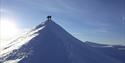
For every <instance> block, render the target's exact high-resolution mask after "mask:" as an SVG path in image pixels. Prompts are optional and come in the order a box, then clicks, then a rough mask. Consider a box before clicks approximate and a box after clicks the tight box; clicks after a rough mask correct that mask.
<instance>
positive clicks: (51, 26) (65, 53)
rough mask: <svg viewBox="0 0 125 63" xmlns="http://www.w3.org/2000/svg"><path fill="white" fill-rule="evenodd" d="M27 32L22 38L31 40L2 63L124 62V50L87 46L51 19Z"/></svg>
mask: <svg viewBox="0 0 125 63" xmlns="http://www.w3.org/2000/svg"><path fill="white" fill-rule="evenodd" d="M30 33H31V34H29V35H28V37H25V38H24V39H25V40H27V39H28V38H29V37H31V36H34V37H32V38H31V39H30V40H28V41H27V42H26V43H25V44H23V45H21V46H20V47H19V48H18V49H15V50H13V51H12V52H11V53H10V54H8V55H7V56H6V59H5V60H4V61H3V62H9V61H11V62H12V60H13V61H14V60H15V61H17V62H18V63H125V61H124V60H123V58H125V54H124V53H125V50H124V49H123V50H122V51H121V50H116V48H112V47H109V48H105V47H103V48H100V47H91V46H89V44H86V43H84V42H82V41H80V40H78V39H76V38H75V37H73V36H71V35H70V34H69V33H68V32H66V31H65V30H64V29H63V28H62V27H60V26H59V25H58V24H56V23H55V22H53V21H51V20H48V21H46V22H45V23H44V24H40V25H38V26H37V27H36V28H35V29H33V30H32V31H30ZM26 35H27V34H26ZM15 45H16V44H15ZM114 52H115V53H114Z"/></svg>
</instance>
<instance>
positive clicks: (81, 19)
mask: <svg viewBox="0 0 125 63" xmlns="http://www.w3.org/2000/svg"><path fill="white" fill-rule="evenodd" d="M0 13H1V18H7V19H9V18H11V19H14V20H15V22H16V23H17V24H18V26H19V28H20V29H21V30H26V29H31V28H33V27H34V26H36V25H38V24H40V23H41V22H44V21H45V20H46V16H48V15H51V16H53V20H54V21H55V22H56V23H58V24H59V25H61V26H62V27H63V28H64V29H66V30H67V31H68V32H69V33H71V34H72V35H74V36H75V37H77V38H78V39H80V40H82V41H93V42H98V43H107V44H125V0H0Z"/></svg>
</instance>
